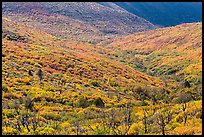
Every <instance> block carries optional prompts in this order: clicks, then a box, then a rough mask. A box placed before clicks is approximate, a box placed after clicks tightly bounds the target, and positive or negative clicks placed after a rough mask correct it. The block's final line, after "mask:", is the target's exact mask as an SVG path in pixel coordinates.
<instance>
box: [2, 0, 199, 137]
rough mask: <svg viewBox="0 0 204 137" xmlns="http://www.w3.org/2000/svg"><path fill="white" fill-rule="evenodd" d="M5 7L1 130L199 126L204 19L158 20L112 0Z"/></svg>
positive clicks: (167, 131) (170, 131)
mask: <svg viewBox="0 0 204 137" xmlns="http://www.w3.org/2000/svg"><path fill="white" fill-rule="evenodd" d="M82 7H83V8H82ZM2 8H3V11H2V15H3V16H2V134H3V135H202V51H201V50H202V23H200V22H198V23H186V24H181V25H178V26H174V27H166V28H158V27H156V26H154V25H153V24H152V23H150V22H148V21H146V20H145V19H142V18H140V17H138V16H136V15H133V14H132V13H129V12H128V11H126V10H125V9H123V8H121V7H120V6H118V5H116V4H114V3H111V2H110V3H73V2H66V3H59V2H55V3H52V2H35V3H29V2H28V3H26V2H25V3H21V2H8V3H7V2H4V3H3V5H2ZM97 25H98V27H96V26H97ZM65 30H66V32H65ZM107 31H108V32H110V33H107ZM116 32H117V33H116Z"/></svg>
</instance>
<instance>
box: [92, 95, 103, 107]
mask: <svg viewBox="0 0 204 137" xmlns="http://www.w3.org/2000/svg"><path fill="white" fill-rule="evenodd" d="M93 103H94V105H95V106H96V107H104V106H105V103H104V102H103V100H102V99H101V98H100V97H98V98H96V99H94V101H93Z"/></svg>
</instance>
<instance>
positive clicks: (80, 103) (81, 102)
mask: <svg viewBox="0 0 204 137" xmlns="http://www.w3.org/2000/svg"><path fill="white" fill-rule="evenodd" d="M89 105H90V103H89V102H88V101H87V98H84V97H80V98H79V99H78V100H77V102H76V107H82V108H86V107H88V106H89Z"/></svg>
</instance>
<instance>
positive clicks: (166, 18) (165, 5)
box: [113, 2, 202, 27]
mask: <svg viewBox="0 0 204 137" xmlns="http://www.w3.org/2000/svg"><path fill="white" fill-rule="evenodd" d="M113 3H114V4H115V5H117V6H119V7H120V8H122V9H124V10H127V11H128V12H130V13H132V14H135V15H137V16H139V17H141V18H144V19H146V20H148V21H149V22H151V23H153V24H154V25H158V26H164V27H167V26H175V25H179V24H182V23H191V22H200V21H202V3H201V2H113Z"/></svg>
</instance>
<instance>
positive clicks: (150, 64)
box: [99, 23, 202, 98]
mask: <svg viewBox="0 0 204 137" xmlns="http://www.w3.org/2000/svg"><path fill="white" fill-rule="evenodd" d="M201 28H202V23H189V24H182V25H178V26H175V27H168V28H162V29H156V30H152V31H146V32H142V33H136V34H133V35H129V36H125V37H121V38H116V39H114V40H109V41H105V42H102V43H100V44H99V45H101V46H102V45H103V47H106V48H108V49H110V50H113V51H115V52H116V54H109V55H108V53H107V55H108V56H109V58H112V59H116V60H118V61H121V62H124V63H125V64H129V65H130V66H132V67H133V68H135V69H136V70H139V71H142V72H144V73H146V74H148V75H152V76H159V77H161V78H163V79H164V80H170V79H173V80H174V82H176V83H177V84H176V85H175V87H177V86H178V84H179V83H182V82H184V81H188V82H189V83H190V85H191V87H193V91H192V92H195V93H193V94H197V97H196V98H199V94H200V92H201V91H202V29H201ZM174 82H173V83H174ZM167 83H168V82H167ZM170 83H171V82H170ZM170 83H169V84H170ZM174 84H175V83H174ZM170 85H171V84H170ZM185 90H186V89H185ZM191 90H192V89H191Z"/></svg>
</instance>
